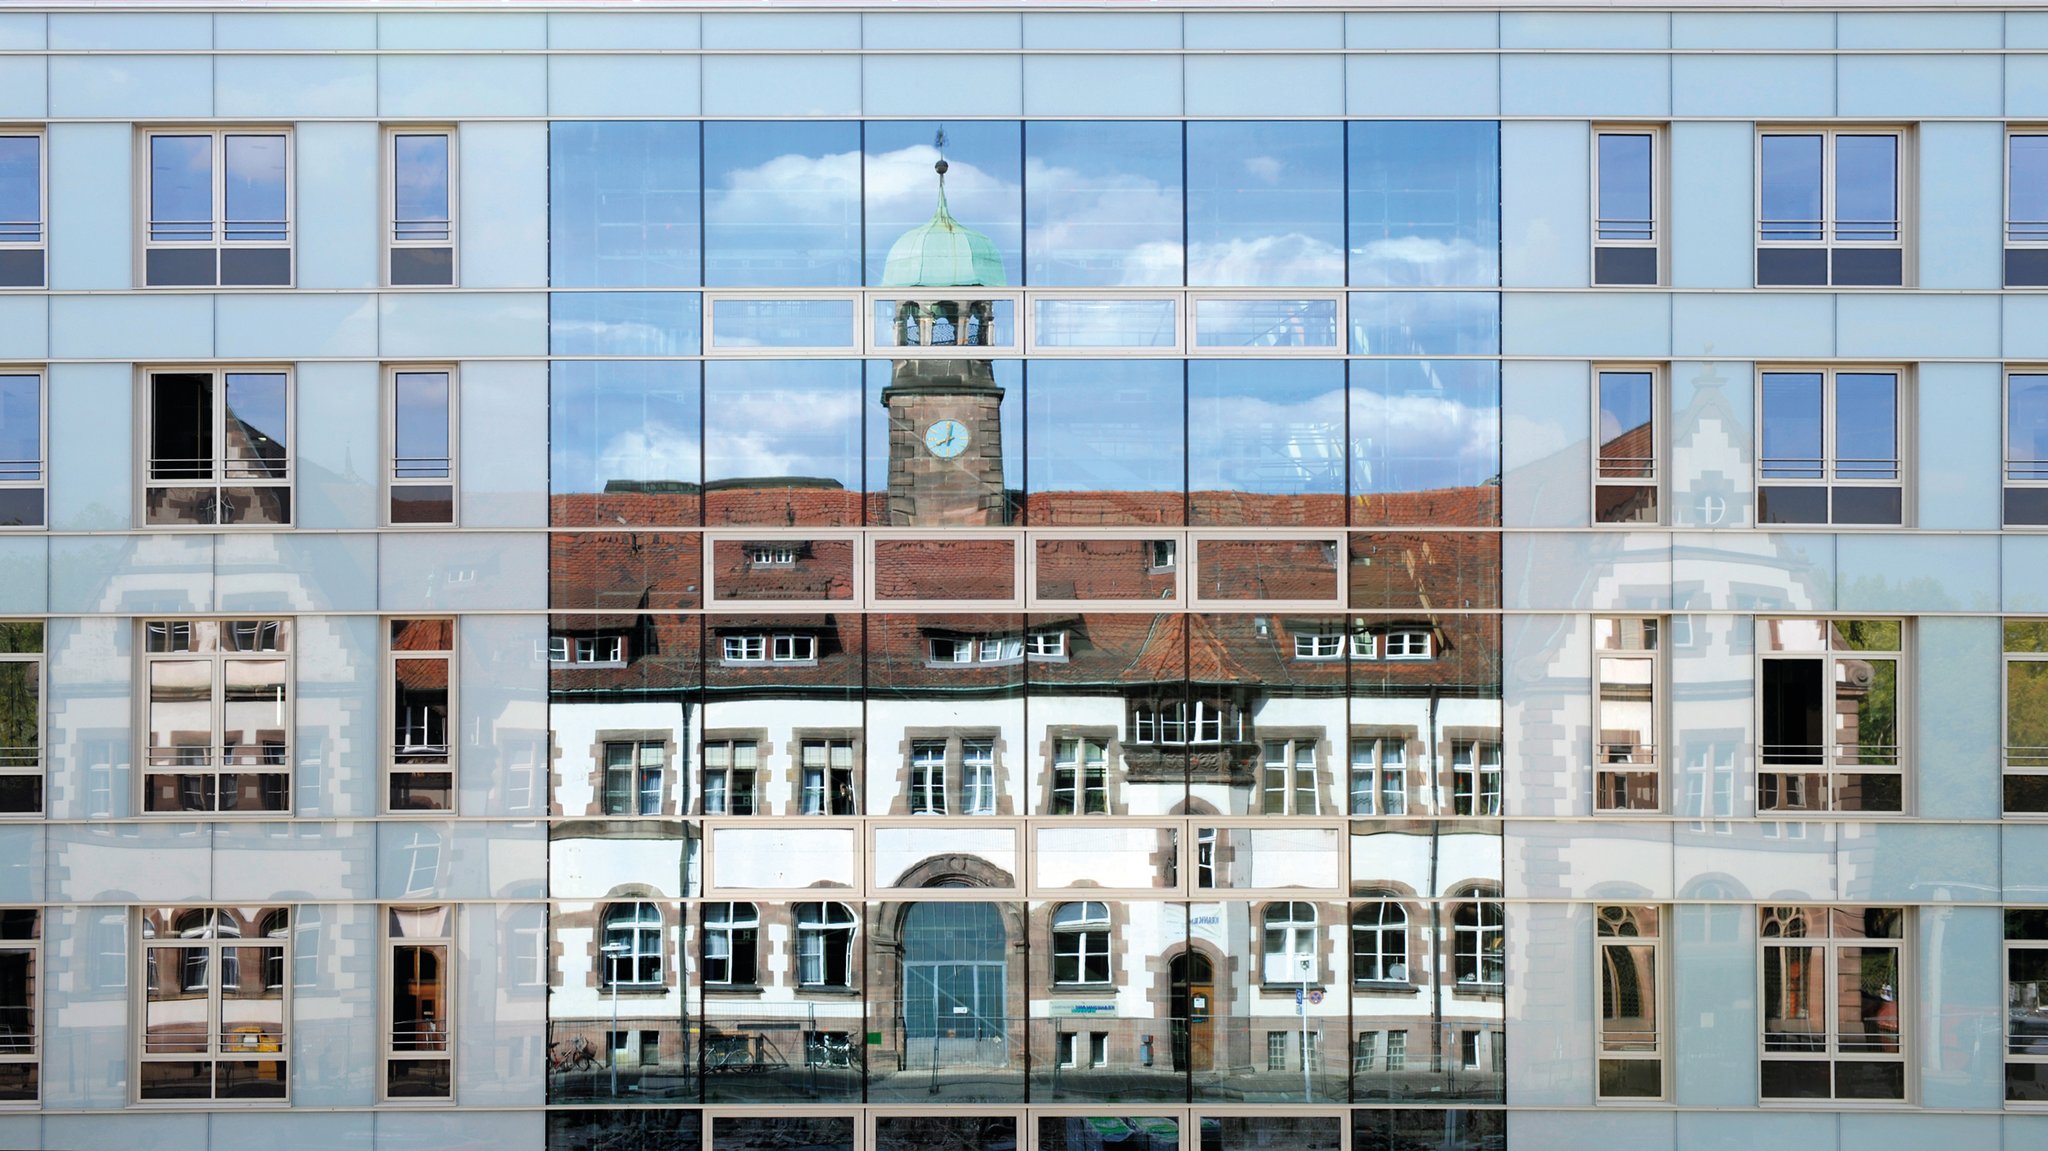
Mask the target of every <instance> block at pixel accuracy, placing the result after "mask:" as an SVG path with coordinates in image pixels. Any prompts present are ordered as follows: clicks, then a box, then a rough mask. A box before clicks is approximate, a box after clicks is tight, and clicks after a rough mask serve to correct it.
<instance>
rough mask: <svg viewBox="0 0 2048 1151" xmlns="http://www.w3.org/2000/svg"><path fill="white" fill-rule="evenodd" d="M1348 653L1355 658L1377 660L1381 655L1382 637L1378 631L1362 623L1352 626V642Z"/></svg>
mask: <svg viewBox="0 0 2048 1151" xmlns="http://www.w3.org/2000/svg"><path fill="white" fill-rule="evenodd" d="M1348 654H1349V655H1350V656H1351V658H1352V659H1354V660H1360V661H1364V660H1375V659H1378V658H1379V657H1380V637H1379V634H1378V633H1377V632H1373V631H1369V630H1367V629H1366V628H1365V627H1364V626H1363V625H1362V622H1361V623H1354V624H1353V625H1352V628H1351V644H1350V648H1349V652H1348Z"/></svg>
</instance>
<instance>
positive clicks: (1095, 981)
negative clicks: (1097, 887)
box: [1049, 900, 1116, 987]
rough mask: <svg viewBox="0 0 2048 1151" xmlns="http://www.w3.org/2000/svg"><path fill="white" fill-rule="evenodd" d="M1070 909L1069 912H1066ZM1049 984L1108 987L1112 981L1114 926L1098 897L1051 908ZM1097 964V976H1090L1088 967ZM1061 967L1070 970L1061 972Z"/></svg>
mask: <svg viewBox="0 0 2048 1151" xmlns="http://www.w3.org/2000/svg"><path fill="white" fill-rule="evenodd" d="M1070 912H1071V914H1069V913H1070ZM1050 925H1051V934H1052V960H1051V962H1052V966H1051V967H1050V968H1049V970H1050V972H1051V974H1052V983H1053V986H1055V987H1109V986H1111V985H1112V984H1113V983H1114V982H1115V980H1116V971H1115V969H1114V968H1113V966H1112V964H1113V963H1114V960H1115V950H1114V948H1113V947H1112V946H1111V944H1112V933H1113V931H1114V927H1113V925H1112V923H1111V920H1110V914H1109V904H1107V903H1104V902H1101V901H1099V900H1081V901H1078V902H1073V903H1062V904H1059V905H1057V906H1055V907H1054V908H1053V909H1052V916H1051V919H1050ZM1096 964H1099V965H1100V968H1101V972H1102V975H1101V977H1100V978H1090V977H1089V968H1090V967H1091V966H1094V965H1096ZM1062 966H1071V967H1072V969H1073V970H1072V971H1071V972H1070V973H1067V974H1064V975H1063V974H1062V972H1061V968H1062Z"/></svg>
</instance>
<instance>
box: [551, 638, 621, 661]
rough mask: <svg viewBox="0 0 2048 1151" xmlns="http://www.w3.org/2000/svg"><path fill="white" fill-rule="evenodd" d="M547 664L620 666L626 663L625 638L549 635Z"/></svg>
mask: <svg viewBox="0 0 2048 1151" xmlns="http://www.w3.org/2000/svg"><path fill="white" fill-rule="evenodd" d="M548 662H549V663H574V664H622V663H625V662H626V637H625V636H622V635H574V636H572V635H551V636H549V637H548Z"/></svg>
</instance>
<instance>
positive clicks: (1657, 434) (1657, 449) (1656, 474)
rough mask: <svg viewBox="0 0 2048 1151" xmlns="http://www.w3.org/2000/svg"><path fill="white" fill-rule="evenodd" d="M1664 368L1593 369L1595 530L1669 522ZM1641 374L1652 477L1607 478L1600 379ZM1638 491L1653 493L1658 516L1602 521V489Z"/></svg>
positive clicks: (1614, 365)
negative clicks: (1646, 382)
mask: <svg viewBox="0 0 2048 1151" xmlns="http://www.w3.org/2000/svg"><path fill="white" fill-rule="evenodd" d="M1664 368H1665V366H1664V365H1663V364H1658V363H1627V362H1619V363H1601V364H1595V365H1593V411H1592V416H1593V434H1592V448H1593V463H1592V470H1593V483H1592V491H1591V496H1592V500H1593V506H1592V510H1591V512H1590V517H1591V518H1590V520H1589V522H1590V523H1591V524H1592V526H1593V527H1594V528H1597V529H1608V530H1614V529H1619V530H1624V531H1642V530H1646V529H1650V528H1655V527H1658V526H1660V525H1662V524H1664V523H1666V522H1667V521H1668V520H1669V519H1670V515H1669V511H1670V507H1671V500H1670V495H1671V493H1670V491H1669V477H1668V476H1667V475H1666V472H1667V471H1668V470H1669V469H1667V468H1666V467H1664V466H1663V465H1664V462H1665V460H1666V459H1667V458H1668V456H1669V453H1668V452H1667V451H1666V450H1665V444H1664V439H1665V435H1666V433H1668V432H1669V431H1670V422H1671V421H1670V419H1669V413H1670V404H1669V402H1668V398H1669V394H1670V393H1669V391H1668V390H1667V389H1666V387H1665V370H1664ZM1642 374H1648V375H1649V377H1650V458H1649V466H1648V471H1649V473H1650V474H1649V475H1648V476H1647V477H1642V476H1624V475H1609V474H1607V468H1606V464H1605V462H1604V461H1603V460H1602V459H1601V455H1600V448H1601V446H1602V440H1601V435H1602V428H1601V426H1600V414H1601V407H1600V384H1601V377H1603V376H1607V375H1617V376H1624V375H1642ZM1757 386H1758V388H1759V394H1761V388H1762V386H1763V385H1762V381H1761V377H1759V381H1758V385H1757ZM1635 488H1649V489H1650V490H1651V498H1652V499H1653V500H1655V501H1656V505H1657V514H1656V515H1655V516H1652V517H1650V518H1649V519H1643V520H1611V519H1604V518H1602V516H1601V509H1602V507H1603V506H1604V505H1603V503H1602V500H1601V491H1602V489H1608V490H1614V489H1635Z"/></svg>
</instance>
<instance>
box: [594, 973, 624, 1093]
mask: <svg viewBox="0 0 2048 1151" xmlns="http://www.w3.org/2000/svg"><path fill="white" fill-rule="evenodd" d="M599 950H601V951H603V952H604V957H605V958H606V959H607V960H609V961H610V962H611V969H610V971H609V972H608V973H607V974H608V975H609V976H610V978H609V979H608V980H607V982H609V983H610V984H611V989H612V1029H611V1030H610V1031H607V1032H605V1036H604V1063H605V1066H606V1067H609V1068H611V1072H612V1098H614V1099H617V1098H618V1097H619V957H620V956H622V955H624V954H625V953H626V944H625V943H624V942H623V941H621V940H616V939H615V940H613V941H612V942H610V943H607V944H605V945H604V946H603V947H602V948H600V949H599Z"/></svg>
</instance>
